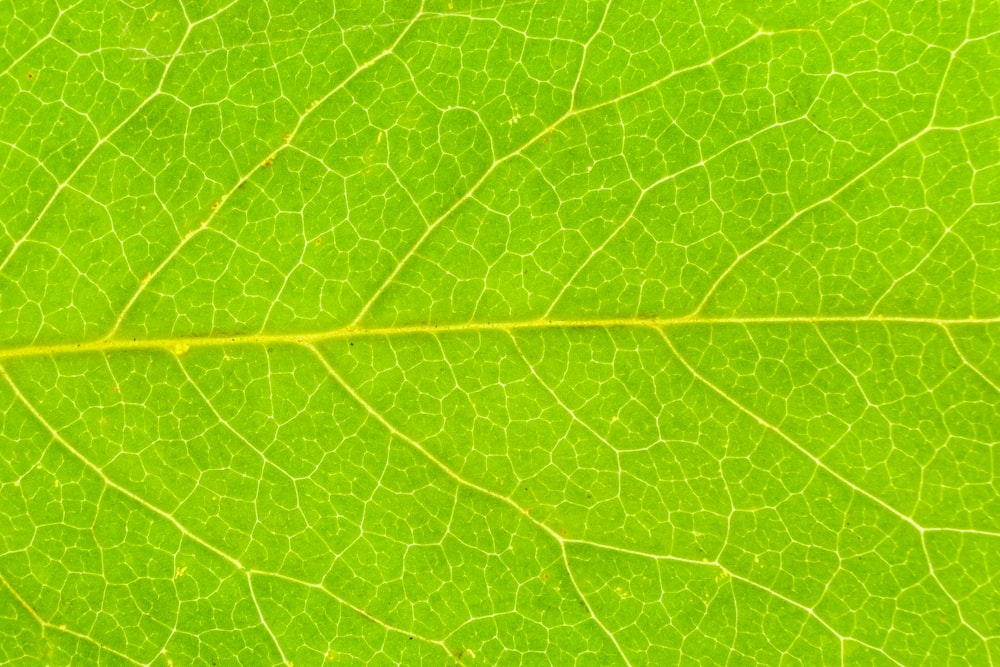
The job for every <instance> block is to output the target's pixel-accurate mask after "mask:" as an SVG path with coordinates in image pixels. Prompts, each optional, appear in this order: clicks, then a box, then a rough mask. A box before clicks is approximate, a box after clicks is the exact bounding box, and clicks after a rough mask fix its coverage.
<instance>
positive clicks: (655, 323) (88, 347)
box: [0, 315, 1000, 361]
mask: <svg viewBox="0 0 1000 667" xmlns="http://www.w3.org/2000/svg"><path fill="white" fill-rule="evenodd" d="M730 324H743V325H746V324H807V325H815V324H850V325H866V324H881V325H889V324H913V325H922V324H926V325H935V326H942V327H948V326H954V325H963V324H1000V317H993V318H989V317H987V318H972V317H969V318H955V319H936V318H930V317H882V316H874V317H870V316H861V317H858V316H843V317H840V316H808V315H807V316H802V317H710V316H682V317H650V318H642V317H634V318H627V317H619V318H604V319H602V318H597V319H589V320H573V319H536V320H524V321H516V322H471V323H465V324H441V325H434V324H413V325H400V326H389V327H366V326H360V327H359V326H355V325H347V326H343V327H338V328H334V329H330V330H326V331H314V332H304V333H287V334H237V335H233V336H226V335H206V336H191V337H183V336H180V337H173V338H170V337H167V338H101V339H97V340H89V341H83V342H79V343H55V344H51V345H24V346H20V347H9V348H0V361H3V360H7V359H19V358H23V357H39V356H43V357H55V356H59V355H64V354H79V353H86V352H115V351H142V350H169V351H172V352H175V353H176V354H183V353H184V352H186V351H187V350H188V349H192V348H203V347H223V346H227V345H279V344H286V343H287V344H298V343H318V342H322V341H326V340H336V339H345V338H371V337H386V338H392V337H399V336H409V335H420V334H426V335H432V336H437V335H441V334H446V333H469V334H484V333H488V332H490V331H500V332H510V331H518V330H558V329H613V328H620V327H662V328H668V327H683V326H723V325H730Z"/></svg>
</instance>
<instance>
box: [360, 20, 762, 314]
mask: <svg viewBox="0 0 1000 667" xmlns="http://www.w3.org/2000/svg"><path fill="white" fill-rule="evenodd" d="M774 34H776V33H772V32H764V31H760V32H756V33H754V34H753V35H751V36H750V37H748V38H747V39H745V40H743V41H742V42H740V43H738V44H736V45H735V46H732V47H730V48H728V49H726V50H724V51H722V52H721V53H719V54H718V55H715V56H712V57H711V58H709V59H708V60H706V61H705V62H701V63H697V64H695V65H689V66H687V67H682V68H680V69H676V70H673V71H672V72H670V73H669V74H667V75H666V76H664V77H661V78H660V79H657V80H656V81H653V82H651V83H649V84H647V85H645V86H642V87H640V88H636V89H635V90H631V91H629V92H628V93H625V94H624V95H621V96H619V97H616V98H613V99H610V100H606V101H604V102H597V103H595V104H592V105H590V106H587V107H580V108H573V107H572V106H571V107H570V108H569V109H568V110H567V111H566V112H565V113H564V114H563V115H562V116H560V117H559V118H557V119H556V120H555V121H553V122H552V123H551V124H550V125H549V126H548V127H546V128H545V129H544V130H542V131H541V132H539V133H538V134H537V135H535V136H534V137H532V138H531V139H529V140H528V141H526V142H525V143H523V144H521V145H520V146H519V147H517V148H515V149H514V150H513V151H511V152H510V153H507V155H504V156H503V157H501V158H500V159H499V160H496V161H494V162H493V164H492V165H490V167H489V168H488V169H487V170H486V171H485V172H483V175H482V176H480V177H479V179H478V180H477V181H476V182H475V183H473V184H472V187H470V188H469V189H468V190H466V192H465V194H463V195H462V196H461V197H459V198H458V199H457V200H456V201H455V202H454V203H453V204H452V205H451V206H450V207H448V208H447V209H446V210H445V212H444V213H442V214H441V215H439V216H438V217H437V218H436V219H435V220H434V221H433V222H432V223H431V224H430V225H428V226H427V229H425V230H424V233H423V234H421V236H420V238H418V239H417V240H416V242H414V243H413V245H411V246H410V249H409V250H408V251H407V252H406V254H404V255H403V256H402V257H401V258H400V259H399V260H398V261H397V262H396V266H395V268H394V269H393V270H392V271H391V272H390V273H389V275H388V276H387V277H386V278H385V279H384V280H383V281H382V283H381V284H380V285H379V287H378V288H376V289H375V291H374V292H373V293H372V295H371V297H370V298H369V299H368V301H367V302H366V303H365V305H364V306H362V307H361V310H360V311H358V314H357V316H356V317H355V318H354V320H352V322H351V324H352V325H357V324H358V323H359V322H361V321H362V320H363V319H364V317H365V315H367V314H368V311H369V310H371V308H372V306H373V305H375V302H376V301H378V299H379V297H381V296H382V294H383V293H385V291H386V290H387V289H388V288H389V287H390V286H391V285H392V284H393V282H394V281H395V280H396V277H397V276H398V275H399V273H400V272H401V271H402V270H403V267H404V266H406V265H408V264H409V260H410V259H411V258H412V257H414V256H415V255H416V254H417V251H418V250H420V248H421V247H423V245H424V243H425V242H426V241H427V239H428V237H430V236H431V234H432V233H433V232H434V230H435V229H437V228H438V227H439V226H440V225H441V223H442V222H444V221H445V220H446V219H447V218H448V216H450V215H451V214H452V213H454V212H455V210H457V209H458V208H459V207H460V206H461V205H462V204H464V203H465V202H466V201H469V200H471V199H472V197H473V196H474V195H475V193H476V192H477V191H478V190H479V188H480V187H481V186H482V185H483V183H485V182H486V181H487V180H489V177H490V176H491V175H492V174H493V173H494V172H495V171H496V170H497V169H498V168H499V167H500V166H501V165H503V164H505V163H507V162H508V161H510V160H511V159H512V158H514V157H517V156H519V155H522V154H523V153H524V152H525V151H526V150H528V149H529V148H530V147H531V146H533V145H535V144H536V143H537V142H538V141H540V140H541V139H542V138H544V137H545V136H547V135H548V134H549V133H550V132H552V131H553V130H555V128H557V127H559V126H560V125H561V124H562V123H563V122H564V121H566V120H567V119H569V118H573V117H575V116H581V115H583V114H585V113H588V112H590V111H593V110H595V109H600V108H603V107H605V106H612V105H615V104H618V103H620V102H622V101H623V100H627V99H629V98H631V97H634V96H635V95H639V94H641V93H643V92H645V91H646V90H649V89H650V88H654V87H656V86H659V85H662V84H663V83H665V82H667V81H669V80H670V79H672V78H674V77H676V76H679V75H681V74H684V73H686V72H690V71H693V70H696V69H701V68H703V67H708V66H711V65H712V64H713V63H715V61H717V60H719V59H721V58H724V57H726V56H727V55H729V54H730V53H733V52H734V51H737V50H739V49H741V48H743V47H744V46H746V45H747V44H750V43H751V42H753V41H754V40H756V39H758V38H759V37H762V36H770V35H774ZM582 66H583V65H582V63H581V67H582Z"/></svg>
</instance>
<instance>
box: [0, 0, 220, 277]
mask: <svg viewBox="0 0 1000 667" xmlns="http://www.w3.org/2000/svg"><path fill="white" fill-rule="evenodd" d="M237 2H239V0H231V2H229V3H228V4H226V5H225V6H223V7H222V8H221V9H219V10H217V11H216V12H214V13H212V14H210V15H208V16H204V17H202V18H200V19H198V20H197V21H195V22H193V23H188V27H187V30H186V31H185V32H184V35H183V37H181V39H180V41H179V42H178V44H177V48H176V49H175V50H174V53H173V55H172V56H170V59H169V60H168V61H167V63H166V64H165V65H164V66H163V74H161V75H160V81H159V83H157V85H156V88H155V89H154V90H153V93H152V94H151V95H150V96H149V97H147V98H146V99H144V100H143V101H142V102H140V103H139V105H138V106H137V107H136V108H135V109H134V110H133V111H132V113H130V114H128V115H127V116H125V118H124V119H122V121H121V122H119V123H118V124H117V125H115V126H114V127H113V128H111V130H110V131H109V132H108V133H107V134H105V135H104V136H103V137H101V136H99V137H98V139H97V142H96V143H94V145H93V146H92V147H91V149H90V150H89V151H88V152H87V154H86V155H84V156H83V157H82V158H81V159H80V162H79V163H78V164H77V165H76V167H75V168H74V169H73V171H71V172H70V173H69V175H68V176H66V178H65V179H63V180H62V181H61V182H60V183H59V184H58V185H57V186H56V189H55V190H54V191H53V192H52V194H51V195H49V198H48V200H47V201H46V202H45V205H44V206H43V207H42V209H41V211H39V213H38V215H37V216H35V220H34V222H32V223H31V225H30V226H29V227H28V229H27V231H25V232H24V234H22V235H21V237H20V238H19V239H17V241H15V242H14V244H13V245H12V246H11V248H10V251H9V252H8V253H7V256H6V257H4V258H3V260H2V261H0V273H3V270H4V269H5V268H6V267H7V264H8V263H10V261H11V259H13V257H14V255H15V254H16V252H17V249H18V248H20V247H21V245H22V244H24V243H25V242H26V241H27V240H28V239H29V238H30V237H31V235H32V233H34V231H35V229H36V228H37V227H38V225H39V224H41V221H42V219H43V218H44V217H45V214H46V213H47V212H48V210H49V209H50V208H51V207H52V204H53V203H55V201H56V199H57V198H58V196H59V193H60V192H62V191H63V190H64V189H66V187H67V186H68V185H69V184H70V181H72V180H73V178H74V177H75V176H76V175H77V174H78V173H79V172H80V170H81V169H83V168H84V167H85V166H86V164H87V163H88V162H89V161H90V158H92V157H93V156H94V155H95V154H96V153H97V151H98V150H100V148H101V146H103V145H104V144H106V143H108V142H109V141H110V140H111V139H112V137H114V136H115V135H116V134H117V133H118V131H119V130H121V129H122V128H123V127H125V125H127V124H128V123H129V122H131V121H132V119H134V118H135V117H136V116H137V115H138V114H139V112H141V111H142V110H143V109H145V108H146V106H147V105H148V104H149V103H150V102H151V101H153V100H154V99H156V98H157V97H158V96H159V95H160V94H161V93H162V89H163V84H164V82H165V81H166V80H167V75H168V74H169V73H170V68H171V67H172V66H173V64H174V62H175V61H176V60H177V58H178V56H179V55H180V54H181V49H183V48H184V44H185V43H187V40H188V37H190V36H191V30H192V29H193V28H194V27H195V26H197V25H198V24H200V23H204V22H205V21H209V20H211V19H214V18H215V17H216V16H218V15H219V14H221V13H223V12H225V11H226V10H227V9H229V8H230V7H232V6H233V5H235V4H236V3H237ZM88 120H90V119H89V118H88ZM91 124H93V123H91ZM81 275H83V274H82V273H81Z"/></svg>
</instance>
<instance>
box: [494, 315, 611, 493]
mask: <svg viewBox="0 0 1000 667" xmlns="http://www.w3.org/2000/svg"><path fill="white" fill-rule="evenodd" d="M508 335H509V336H510V340H511V342H512V343H513V345H514V349H515V350H517V353H518V354H519V355H521V360H522V361H524V365H525V367H526V368H527V369H528V372H529V373H531V376H532V377H533V378H535V381H536V382H538V384H539V386H540V387H541V388H542V389H544V390H545V391H546V392H547V393H548V394H549V396H551V397H552V400H554V401H555V402H556V405H558V406H559V407H560V408H562V409H563V411H564V412H565V413H566V414H568V415H569V416H570V419H572V420H573V421H574V422H576V423H577V424H579V425H580V426H582V427H583V428H584V430H586V431H587V432H588V433H590V434H591V435H592V436H594V437H595V438H597V439H598V440H599V441H600V442H602V443H604V444H605V445H606V446H607V448H608V449H610V450H611V451H612V452H614V454H615V460H616V461H617V463H618V478H617V488H616V489H615V497H616V498H620V497H621V486H622V480H621V473H622V471H624V470H625V468H624V466H623V465H622V453H621V451H620V450H619V449H618V448H617V447H615V446H614V445H612V444H611V443H610V442H608V439H607V438H605V437H604V436H603V435H601V434H600V433H598V432H597V431H596V430H595V429H594V428H593V427H592V426H591V425H590V424H588V423H587V422H585V421H583V420H582V419H580V417H579V416H578V415H577V414H576V411H575V410H573V409H572V408H571V407H569V406H568V405H566V403H564V402H563V400H562V399H561V398H560V397H559V394H557V393H556V390H555V389H554V388H553V387H552V386H551V385H549V383H548V382H546V381H545V380H543V379H542V376H541V375H539V373H538V371H537V370H535V367H534V366H533V365H532V364H531V362H530V361H528V355H526V354H525V353H524V350H522V349H521V346H520V345H518V343H517V336H515V335H514V334H513V333H511V332H508Z"/></svg>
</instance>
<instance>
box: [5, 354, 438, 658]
mask: <svg viewBox="0 0 1000 667" xmlns="http://www.w3.org/2000/svg"><path fill="white" fill-rule="evenodd" d="M0 377H2V378H3V379H4V380H5V381H6V383H7V385H8V386H9V387H10V388H11V391H12V392H13V393H14V395H15V396H16V397H17V399H18V401H19V402H20V403H21V404H22V405H23V406H24V408H25V409H26V410H28V412H29V413H31V415H32V416H33V417H34V418H35V420H36V421H37V422H38V423H39V424H40V425H41V426H42V427H43V428H45V430H47V431H48V432H49V434H50V435H51V437H52V439H53V440H54V441H56V442H58V443H59V444H60V445H62V446H63V447H64V448H65V449H66V450H67V451H68V452H70V453H71V454H72V455H73V456H74V457H76V459H77V460H79V461H80V462H81V463H82V464H83V465H84V466H86V467H87V468H88V469H90V470H91V471H93V472H94V473H95V474H97V475H98V476H99V477H100V478H101V479H102V480H103V481H104V484H105V485H106V486H107V487H108V488H112V489H114V490H115V491H117V492H119V493H121V494H122V495H123V496H125V497H127V498H129V499H130V500H132V501H133V502H134V503H136V504H137V505H139V506H140V507H143V508H145V509H147V510H149V511H151V512H153V513H154V514H156V515H157V516H159V517H161V518H163V519H166V520H167V522H168V523H170V524H171V525H172V526H174V528H176V529H177V530H178V532H180V533H181V534H182V535H183V536H184V537H186V538H188V539H189V540H191V541H192V542H194V543H195V544H198V545H199V546H201V547H202V548H204V549H206V550H207V551H209V552H211V553H213V554H215V555H216V556H218V557H219V558H222V559H223V560H225V561H226V562H227V563H229V564H230V565H232V566H233V567H234V568H235V569H236V570H237V571H239V572H243V573H253V574H262V575H268V576H273V577H279V578H282V579H285V580H288V581H295V582H297V583H299V584H301V585H303V586H309V587H312V588H320V589H321V590H324V591H325V592H326V593H327V594H328V595H330V597H332V598H333V599H335V600H336V601H337V602H339V603H340V604H342V605H344V606H345V607H347V608H348V609H350V610H352V611H354V612H355V613H357V614H359V615H360V616H363V617H365V618H367V619H369V620H371V621H373V622H375V623H377V624H379V625H381V626H382V627H384V628H386V629H387V630H391V631H393V632H398V633H401V634H406V635H407V636H410V635H412V636H413V637H417V638H418V639H424V638H422V637H419V636H418V635H416V634H414V633H412V632H410V631H408V630H403V629H400V628H397V627H395V626H393V625H390V624H388V623H386V622H384V621H381V620H379V619H377V618H375V617H374V616H372V615H371V614H369V613H368V612H366V611H364V610H363V609H361V608H360V607H358V606H356V605H354V604H352V603H350V602H348V601H346V600H343V599H341V598H340V597H338V596H336V595H334V593H333V592H332V591H328V590H326V589H325V588H323V587H322V586H320V585H318V584H312V583H309V582H305V581H301V580H299V579H295V578H294V577H289V576H287V575H283V574H280V573H277V572H266V571H264V570H259V569H251V568H247V567H245V566H244V565H243V564H242V563H241V562H240V561H239V560H237V559H236V558H234V557H233V556H230V555H229V554H228V553H226V552H225V551H224V550H223V549H221V548H219V547H216V546H215V545H213V544H211V543H210V542H208V541H206V540H204V539H203V538H201V537H199V536H198V535H196V534H194V533H192V532H191V531H190V530H188V529H187V527H185V526H184V525H183V524H182V523H180V522H179V521H178V520H177V519H175V518H173V517H172V516H171V515H170V514H169V513H167V512H165V511H163V510H161V509H160V508H158V507H156V506H155V505H152V504H150V503H149V502H147V501H145V500H143V499H142V498H141V497H140V496H138V495H136V494H135V493H133V492H132V491H130V490H129V489H128V488H126V487H123V486H121V485H120V484H118V483H116V482H115V481H113V480H112V479H110V478H109V477H108V476H107V475H106V474H105V473H104V471H103V470H102V469H101V468H100V467H99V466H97V465H96V464H94V463H93V462H91V461H90V459H88V458H87V457H85V456H84V455H83V454H82V453H81V452H80V451H79V450H77V449H76V448H75V447H73V445H71V444H70V443H69V442H68V441H67V440H66V439H65V438H63V437H62V436H61V435H60V434H59V432H58V431H57V430H56V429H55V428H53V427H52V425H51V424H49V422H48V421H47V420H46V419H45V418H44V417H43V416H42V414H41V413H40V412H39V411H38V410H37V409H36V408H35V406H34V404H33V403H31V402H30V401H28V399H27V397H25V395H24V394H23V393H22V392H21V390H20V389H19V388H18V386H17V385H16V384H14V381H13V380H12V379H11V377H10V375H9V374H8V373H7V370H6V369H5V368H4V367H3V366H0ZM424 641H428V642H430V643H432V644H437V645H443V643H442V642H438V641H434V640H430V639H424Z"/></svg>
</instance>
